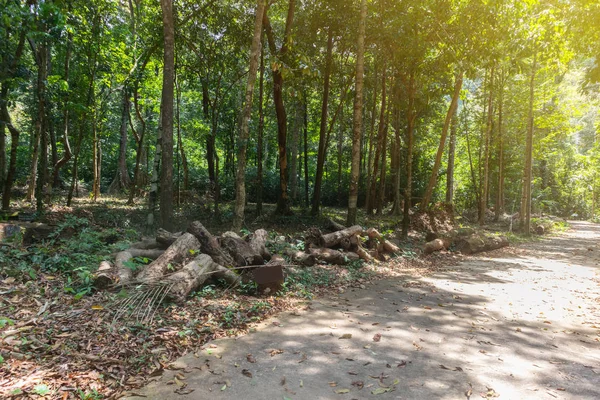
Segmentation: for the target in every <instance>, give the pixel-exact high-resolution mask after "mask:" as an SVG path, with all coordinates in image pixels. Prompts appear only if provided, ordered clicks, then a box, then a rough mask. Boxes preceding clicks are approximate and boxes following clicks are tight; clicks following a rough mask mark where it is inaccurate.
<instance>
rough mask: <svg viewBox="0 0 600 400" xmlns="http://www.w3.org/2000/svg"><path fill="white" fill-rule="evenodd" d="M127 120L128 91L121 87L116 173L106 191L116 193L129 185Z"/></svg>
mask: <svg viewBox="0 0 600 400" xmlns="http://www.w3.org/2000/svg"><path fill="white" fill-rule="evenodd" d="M128 121H129V91H128V90H127V88H124V89H123V108H122V112H121V130H120V138H121V139H120V141H119V159H118V161H117V173H116V175H115V178H114V179H113V181H112V183H111V184H110V186H109V188H108V193H110V194H117V193H119V192H122V191H124V190H127V189H128V188H129V187H130V186H131V179H129V172H128V171H127V140H128V137H127V124H128Z"/></svg>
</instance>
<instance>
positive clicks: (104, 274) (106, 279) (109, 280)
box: [94, 261, 116, 289]
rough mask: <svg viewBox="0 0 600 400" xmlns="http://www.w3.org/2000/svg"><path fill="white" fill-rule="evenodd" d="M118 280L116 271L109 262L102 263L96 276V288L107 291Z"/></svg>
mask: <svg viewBox="0 0 600 400" xmlns="http://www.w3.org/2000/svg"><path fill="white" fill-rule="evenodd" d="M115 280H116V269H115V268H113V266H112V265H111V264H110V263H109V262H108V261H102V262H101V263H100V266H99V267H98V270H97V271H96V273H95V274H94V287H96V288H97V289H106V288H107V287H109V286H110V285H112V284H113V283H114V282H115Z"/></svg>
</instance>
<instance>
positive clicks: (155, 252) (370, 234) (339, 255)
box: [95, 221, 401, 301]
mask: <svg viewBox="0 0 600 400" xmlns="http://www.w3.org/2000/svg"><path fill="white" fill-rule="evenodd" d="M331 224H332V226H331V227H332V228H334V229H336V230H335V231H334V232H332V233H326V234H323V233H321V231H320V230H318V229H316V228H311V229H309V230H308V232H307V233H306V235H305V238H304V239H305V246H304V251H300V250H297V249H295V248H294V247H293V246H290V245H285V244H284V245H283V246H279V247H281V248H283V249H284V250H282V251H281V252H282V254H281V255H271V254H270V252H269V250H268V249H267V247H266V244H267V240H268V233H267V231H265V230H264V229H258V230H256V231H255V232H254V233H253V234H251V235H248V237H246V238H241V237H240V236H238V235H237V234H236V233H234V232H225V233H224V234H222V235H221V236H219V237H215V236H213V235H212V234H211V233H210V232H209V231H208V230H207V229H206V228H205V227H204V226H203V225H202V223H200V222H199V221H195V222H192V223H191V224H190V225H189V227H188V229H187V231H186V232H177V233H171V232H167V231H165V230H160V229H159V230H158V232H157V234H156V237H155V238H153V239H146V240H143V241H141V242H137V243H133V244H132V245H131V247H130V248H129V249H126V250H123V251H120V252H118V253H116V254H114V255H113V256H114V259H113V262H108V261H103V262H102V263H101V265H100V267H99V269H98V272H97V273H96V280H95V284H96V287H98V288H107V287H115V286H116V287H122V286H126V285H129V284H135V285H137V284H152V283H160V284H161V285H168V286H169V287H170V289H169V292H168V296H169V297H170V298H172V299H174V300H176V301H182V300H184V299H185V298H186V297H187V295H188V294H190V293H191V292H193V291H194V290H196V289H197V288H199V287H200V286H201V285H203V284H204V283H205V282H207V281H208V280H209V279H210V278H212V277H215V278H217V279H222V280H224V281H225V282H227V283H228V284H230V285H232V286H235V285H238V284H239V283H240V282H242V279H247V276H248V275H249V274H243V272H246V271H251V270H256V269H258V268H261V267H262V268H265V267H268V268H265V269H264V271H267V270H274V268H272V267H279V270H281V268H282V267H283V266H286V265H287V264H286V263H287V262H286V259H288V260H290V262H291V264H292V265H294V266H312V265H315V264H316V263H317V262H322V263H327V264H339V265H344V264H347V263H349V262H352V261H355V260H359V259H363V260H365V261H367V262H370V261H374V260H384V259H387V258H389V257H390V254H400V253H401V250H400V249H399V248H398V247H397V246H396V245H395V244H393V243H391V242H390V241H388V240H386V239H385V238H383V237H382V236H381V234H380V233H379V232H377V230H376V229H373V228H371V229H368V230H363V228H362V227H360V226H358V225H356V226H351V227H349V228H346V227H343V226H341V225H338V224H335V223H333V222H331ZM136 257H139V258H146V259H149V260H152V262H150V263H149V264H147V265H145V266H142V267H141V269H140V270H139V271H136V270H135V266H136V263H134V262H133V259H134V258H136ZM178 266H181V267H180V268H178ZM132 267H134V268H132ZM255 272H256V271H255ZM262 275H264V274H262ZM254 276H255V277H258V276H261V274H256V273H254ZM258 280H259V279H258V278H257V279H256V281H257V282H258ZM282 280H283V279H282V278H281V283H283V282H282ZM259 284H260V282H259Z"/></svg>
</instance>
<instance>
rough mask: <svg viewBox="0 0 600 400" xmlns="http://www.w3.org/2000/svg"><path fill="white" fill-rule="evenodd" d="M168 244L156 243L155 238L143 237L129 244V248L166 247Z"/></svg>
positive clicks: (148, 248)
mask: <svg viewBox="0 0 600 400" xmlns="http://www.w3.org/2000/svg"><path fill="white" fill-rule="evenodd" d="M167 247H169V246H165V245H164V244H162V243H158V242H157V241H156V239H144V240H141V241H139V242H135V243H132V244H131V246H129V248H130V249H140V250H152V249H163V250H164V249H166V248H167Z"/></svg>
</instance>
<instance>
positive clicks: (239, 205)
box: [233, 0, 265, 231]
mask: <svg viewBox="0 0 600 400" xmlns="http://www.w3.org/2000/svg"><path fill="white" fill-rule="evenodd" d="M264 10H265V0H257V4H256V18H255V22H254V37H253V39H252V47H251V48H250V62H249V64H250V66H249V72H248V82H247V83H246V96H245V99H244V108H243V111H242V120H241V126H240V134H239V137H238V157H237V170H236V174H235V209H234V217H233V229H234V230H235V231H239V230H240V229H241V228H242V224H243V223H244V210H245V207H246V183H245V180H246V150H247V148H248V138H249V136H250V131H249V125H250V118H251V117H252V97H253V94H254V83H255V82H256V73H257V71H258V61H259V55H260V47H261V32H262V20H263V15H264Z"/></svg>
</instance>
